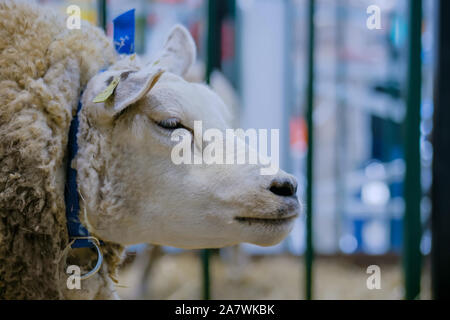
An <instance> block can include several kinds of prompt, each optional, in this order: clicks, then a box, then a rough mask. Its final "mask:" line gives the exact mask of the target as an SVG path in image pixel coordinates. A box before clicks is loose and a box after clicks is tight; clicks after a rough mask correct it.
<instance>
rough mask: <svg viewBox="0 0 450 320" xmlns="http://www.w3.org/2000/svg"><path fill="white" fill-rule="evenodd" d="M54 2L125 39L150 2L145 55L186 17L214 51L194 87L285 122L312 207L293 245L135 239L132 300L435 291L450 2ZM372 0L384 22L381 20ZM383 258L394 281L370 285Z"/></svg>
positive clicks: (273, 122)
mask: <svg viewBox="0 0 450 320" xmlns="http://www.w3.org/2000/svg"><path fill="white" fill-rule="evenodd" d="M40 2H42V3H47V4H50V5H52V6H55V7H57V8H58V9H59V10H61V12H62V13H63V14H66V12H65V10H66V8H67V7H68V6H69V5H71V4H76V5H79V6H80V8H81V15H82V18H83V19H86V20H89V21H90V22H92V23H93V24H97V25H99V26H101V27H103V28H105V30H106V32H107V34H108V35H109V36H111V37H112V33H113V26H112V19H113V18H115V17H116V16H118V15H120V14H121V13H123V12H125V11H127V10H129V9H132V8H135V9H136V39H135V41H136V51H137V53H138V54H140V55H142V56H145V57H146V58H149V59H151V57H152V55H153V54H155V53H156V52H157V51H158V50H159V49H160V48H161V47H162V45H163V43H164V39H165V37H166V36H167V34H168V32H169V30H170V28H171V27H172V26H173V25H174V24H175V23H181V24H183V25H185V26H186V27H187V28H188V29H189V30H190V32H191V34H192V35H193V37H194V39H195V42H196V44H197V48H198V64H197V65H196V68H195V70H193V71H192V74H191V77H192V79H191V80H192V81H208V82H209V83H210V84H211V85H212V86H213V87H214V88H215V89H216V90H217V91H218V92H219V94H220V95H221V96H222V97H223V98H224V100H225V101H226V102H227V103H229V104H232V105H233V108H234V110H235V112H236V123H235V127H236V128H266V129H272V128H273V129H280V142H281V143H280V163H281V167H282V169H284V170H286V171H288V172H290V173H293V174H294V175H295V176H296V177H297V179H298V181H299V185H300V186H301V187H300V188H299V191H298V196H299V197H300V198H301V199H302V202H303V203H304V205H305V209H304V212H303V214H302V215H301V218H300V219H298V220H297V222H296V225H295V227H294V230H293V231H292V233H291V234H290V235H289V236H288V238H287V239H286V240H284V241H283V242H282V243H280V244H279V245H276V246H273V247H267V248H263V247H257V246H254V245H250V244H242V245H240V246H236V247H232V248H224V249H220V250H208V251H202V250H180V249H175V248H170V247H152V246H149V245H144V244H143V245H136V246H132V247H130V248H128V249H127V258H126V260H125V263H124V265H123V267H122V269H121V272H120V278H119V284H118V286H117V290H118V292H119V294H120V295H121V297H122V298H125V299H127V298H130V299H203V298H212V299H304V298H308V299H310V298H313V299H403V298H405V297H406V298H421V299H429V298H431V297H432V290H431V288H432V286H431V282H432V281H431V279H432V276H431V268H430V252H431V249H432V245H431V244H432V232H431V212H432V199H431V196H430V191H431V187H432V184H433V174H432V164H433V144H432V141H431V134H432V132H433V114H434V102H433V101H434V96H433V94H434V93H433V92H434V88H435V83H434V79H435V72H434V71H435V65H436V63H437V58H436V57H437V55H436V48H437V43H436V41H438V39H437V37H436V34H437V30H436V28H438V24H437V23H436V22H437V20H438V17H437V15H438V12H439V10H438V4H439V2H438V1H435V0H423V1H414V0H412V1H408V0H389V1H388V0H335V1H329V0H316V1H309V0H277V1H275V0H216V1H214V0H209V1H208V0H154V1H151V0H128V1H118V0H108V1H95V0H92V1H88V0H85V1H81V0H79V1H75V0H70V1H42V0H41V1H40ZM417 4H419V6H418V5H417ZM371 5H376V6H378V7H379V8H380V13H381V15H380V18H381V28H380V29H369V28H368V26H367V20H368V19H369V17H370V16H371V15H372V13H370V12H368V11H367V9H368V7H369V6H371ZM449 13H450V12H449ZM416 14H419V15H417V16H414V15H416ZM412 15H413V16H412ZM420 15H422V19H420ZM414 19H415V20H414ZM414 21H415V23H414ZM414 25H415V27H414ZM414 30H416V31H417V32H416V34H414ZM414 39H416V40H417V39H419V42H418V44H419V46H417V41H416V42H414ZM420 43H421V44H420ZM417 49H418V50H417ZM414 59H416V60H414ZM417 62H418V63H417ZM417 85H419V90H417ZM414 88H416V89H414ZM420 88H421V89H420ZM414 90H415V91H416V92H414ZM417 91H418V92H417ZM417 93H418V94H417ZM414 106H417V107H416V108H414ZM411 108H412V109H411ZM408 110H410V111H408ZM414 121H416V123H415V122H414ZM418 121H420V122H418ZM408 130H409V131H408ZM411 132H412V133H413V134H411ZM308 146H309V147H308ZM308 150H309V151H310V153H308ZM415 151H416V152H415ZM408 164H409V165H408ZM408 168H410V169H409V171H408V170H407V169H408ZM405 181H406V182H405ZM415 186H416V189H414V187H415ZM408 187H409V189H408ZM407 190H409V191H407ZM307 217H309V218H307ZM405 228H409V229H407V230H406V229H405ZM447 239H448V238H447ZM448 245H450V243H448V244H445V248H446V250H448V251H450V250H449V248H448ZM370 265H377V266H379V267H380V271H381V288H380V289H373V290H370V289H368V287H367V284H366V281H367V279H368V277H369V276H370V275H371V274H368V273H367V267H368V266H370Z"/></svg>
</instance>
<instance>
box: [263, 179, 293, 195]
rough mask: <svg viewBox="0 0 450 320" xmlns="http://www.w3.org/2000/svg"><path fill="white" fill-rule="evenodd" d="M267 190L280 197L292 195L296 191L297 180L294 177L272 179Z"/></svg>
mask: <svg viewBox="0 0 450 320" xmlns="http://www.w3.org/2000/svg"><path fill="white" fill-rule="evenodd" d="M269 190H270V191H271V192H272V193H274V194H276V195H277V196H281V197H292V196H295V194H296V193H297V181H295V179H289V178H283V179H274V180H272V183H271V184H270V188H269Z"/></svg>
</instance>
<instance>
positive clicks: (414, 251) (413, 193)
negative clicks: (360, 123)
mask: <svg viewBox="0 0 450 320" xmlns="http://www.w3.org/2000/svg"><path fill="white" fill-rule="evenodd" d="M421 28H422V1H421V0H410V2H409V47H408V77H407V81H408V89H407V90H408V91H407V101H406V104H407V109H406V119H405V130H406V135H405V137H406V139H405V160H406V173H405V182H404V184H405V194H404V197H405V216H404V247H403V259H404V278H405V279H404V280H405V299H416V298H419V295H420V276H421V263H422V261H421V260H422V257H421V253H420V239H421V220H420V201H421V198H422V190H421V183H420V172H421V165H420V105H421V87H422V86H421V80H422V77H421V72H422V68H421V33H422V32H421Z"/></svg>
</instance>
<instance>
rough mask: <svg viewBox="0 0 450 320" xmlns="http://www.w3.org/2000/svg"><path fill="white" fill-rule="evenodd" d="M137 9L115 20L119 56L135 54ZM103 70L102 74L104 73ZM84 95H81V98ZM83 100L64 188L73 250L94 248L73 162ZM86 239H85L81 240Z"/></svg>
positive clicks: (71, 139) (73, 129) (70, 146)
mask: <svg viewBox="0 0 450 320" xmlns="http://www.w3.org/2000/svg"><path fill="white" fill-rule="evenodd" d="M134 12H135V9H131V10H129V11H127V12H125V13H123V14H122V15H120V16H118V17H117V18H115V19H114V21H113V23H114V45H115V49H116V51H117V53H119V54H132V53H134V30H135V18H134ZM103 71H104V70H101V71H100V72H103ZM81 95H82V94H80V96H81ZM82 107H83V106H82V104H81V100H80V101H79V102H78V107H77V113H76V114H75V116H74V117H73V119H72V121H71V122H70V128H69V141H68V143H67V144H68V153H67V154H68V158H67V171H66V172H67V177H66V185H65V187H64V202H65V204H66V219H67V229H68V231H69V241H73V243H72V248H93V247H94V244H93V243H92V240H91V239H87V237H89V232H88V231H87V229H86V228H85V227H84V226H83V225H82V224H81V222H80V218H79V212H80V201H79V195H78V186H77V171H76V170H75V169H73V168H72V160H73V159H74V158H75V156H76V154H77V152H78V141H77V133H78V126H79V119H78V114H79V113H80V110H81V108H82ZM80 238H84V239H80Z"/></svg>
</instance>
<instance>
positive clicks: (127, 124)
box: [74, 26, 299, 248]
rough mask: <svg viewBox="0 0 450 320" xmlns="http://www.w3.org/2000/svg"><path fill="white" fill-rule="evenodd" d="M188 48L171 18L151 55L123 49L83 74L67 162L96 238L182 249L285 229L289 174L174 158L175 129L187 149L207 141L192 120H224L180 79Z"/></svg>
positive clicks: (201, 90)
mask: <svg viewBox="0 0 450 320" xmlns="http://www.w3.org/2000/svg"><path fill="white" fill-rule="evenodd" d="M195 56H196V49H195V45H194V42H193V40H192V38H191V36H190V34H189V33H188V31H187V30H186V29H185V28H184V27H181V26H176V27H174V29H173V30H172V32H171V33H170V35H169V37H168V40H167V42H166V44H165V46H164V48H163V50H162V51H161V52H160V54H159V56H158V57H157V59H156V60H154V61H152V62H151V63H149V64H144V63H142V62H141V61H140V59H139V58H138V57H134V56H131V57H126V58H124V59H122V60H120V61H119V62H117V63H116V64H115V65H113V66H111V67H110V68H109V69H108V70H106V71H104V72H102V73H100V74H98V75H97V76H95V77H94V78H92V79H91V80H90V81H89V83H88V85H87V88H86V90H85V92H84V94H83V97H82V103H83V109H82V110H81V114H80V129H79V130H80V131H79V135H78V144H79V152H78V155H77V158H76V159H75V163H74V165H75V167H76V168H77V170H78V185H79V188H80V193H81V198H82V200H81V208H82V210H81V212H80V216H81V218H82V220H83V222H84V224H85V225H86V226H87V227H88V229H89V231H90V232H92V233H93V234H95V235H97V236H98V237H100V238H101V239H104V240H107V241H112V242H116V243H120V244H123V245H128V244H134V243H143V242H148V243H153V244H160V245H170V246H176V247H181V248H207V247H223V246H227V245H233V244H236V243H239V242H250V243H254V244H259V245H272V244H275V243H277V242H279V241H281V240H282V239H283V238H284V237H285V236H286V235H287V234H288V232H289V231H290V230H291V228H292V225H293V220H294V218H295V217H296V216H297V214H298V211H299V203H298V200H297V197H296V195H295V193H296V187H297V183H296V181H295V179H294V178H293V177H292V176H291V175H288V174H287V173H285V172H283V171H282V170H277V171H276V172H274V173H273V174H271V175H262V174H261V171H260V170H261V164H254V163H253V164H217V163H213V164H207V163H201V164H187V163H182V164H179V163H174V161H173V150H174V147H175V145H176V144H177V142H176V139H174V137H175V136H178V137H179V138H181V137H183V138H186V139H187V138H189V139H190V140H188V141H190V145H189V148H192V151H193V153H195V152H196V151H198V150H201V149H202V146H205V145H207V144H208V143H207V142H208V141H206V140H207V139H206V138H205V136H203V135H202V134H200V135H198V134H197V133H195V128H194V127H195V122H196V121H201V125H202V130H204V131H205V130H207V129H212V128H213V129H215V130H216V132H225V130H226V129H227V128H229V127H230V123H229V122H228V120H227V119H229V118H230V117H229V114H227V113H229V112H230V111H229V109H228V108H227V106H225V105H224V103H223V102H222V100H221V99H220V98H219V97H218V95H217V94H215V93H214V92H213V91H212V90H210V88H209V87H208V86H206V85H204V84H198V83H190V82H187V81H186V80H184V79H183V75H184V74H185V73H186V71H187V70H188V69H189V67H190V66H191V65H192V64H193V62H194V61H195ZM99 95H100V97H99ZM102 95H103V96H102ZM105 97H106V98H105ZM96 98H97V99H96ZM94 101H95V102H94ZM197 123H198V122H197ZM245 152H249V151H245ZM200 154H202V151H200Z"/></svg>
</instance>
